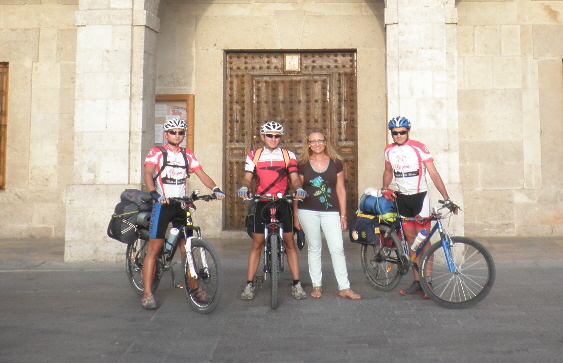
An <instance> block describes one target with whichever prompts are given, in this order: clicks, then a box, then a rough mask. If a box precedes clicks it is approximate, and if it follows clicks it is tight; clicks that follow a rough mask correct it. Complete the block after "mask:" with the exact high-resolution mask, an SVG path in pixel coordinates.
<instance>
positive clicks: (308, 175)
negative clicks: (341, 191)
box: [298, 160, 344, 212]
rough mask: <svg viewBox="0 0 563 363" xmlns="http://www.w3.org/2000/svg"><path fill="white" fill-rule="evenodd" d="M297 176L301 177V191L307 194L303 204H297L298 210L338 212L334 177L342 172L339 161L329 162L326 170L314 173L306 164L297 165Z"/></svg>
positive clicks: (342, 168)
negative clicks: (303, 190)
mask: <svg viewBox="0 0 563 363" xmlns="http://www.w3.org/2000/svg"><path fill="white" fill-rule="evenodd" d="M298 168H299V175H303V181H304V182H303V189H305V191H306V192H307V194H308V197H307V198H305V200H304V201H303V202H300V203H298V208H299V209H307V210H314V211H321V212H323V211H336V212H338V211H339V210H340V209H339V206H338V196H337V195H336V175H337V174H338V173H340V172H341V171H342V170H344V166H343V165H342V162H341V161H340V160H330V161H329V163H328V166H327V168H326V170H324V171H316V170H314V169H313V167H312V166H311V163H309V162H307V163H304V164H299V167H298Z"/></svg>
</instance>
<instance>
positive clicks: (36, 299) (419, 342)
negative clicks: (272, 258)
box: [0, 238, 563, 363]
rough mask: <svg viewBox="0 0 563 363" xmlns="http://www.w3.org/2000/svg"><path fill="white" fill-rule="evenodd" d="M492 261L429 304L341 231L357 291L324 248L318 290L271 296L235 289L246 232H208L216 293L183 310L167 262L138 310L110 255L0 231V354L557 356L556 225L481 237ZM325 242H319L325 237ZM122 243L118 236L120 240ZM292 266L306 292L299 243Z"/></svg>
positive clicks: (561, 327)
mask: <svg viewBox="0 0 563 363" xmlns="http://www.w3.org/2000/svg"><path fill="white" fill-rule="evenodd" d="M478 240H479V241H480V242H481V243H483V244H484V245H485V246H486V247H487V248H488V249H489V250H490V251H491V253H492V255H493V257H494V259H495V262H496V267H497V278H496V282H495V286H494V288H493V290H492V291H491V293H490V294H489V296H488V297H487V298H486V299H485V300H484V301H482V302H481V303H479V304H478V305H476V306H474V307H472V308H469V309H464V310H449V309H444V308H440V307H439V306H437V305H436V304H434V303H433V302H432V301H430V300H422V299H421V298H420V296H414V297H411V298H407V297H403V296H400V295H399V294H398V293H397V291H398V290H399V289H401V288H403V287H405V286H407V285H409V284H410V283H411V281H412V279H411V276H410V275H406V276H405V277H404V278H403V280H402V281H401V284H400V285H399V287H398V288H397V289H395V290H393V291H391V292H388V293H385V292H381V291H377V290H375V289H374V288H373V287H372V286H371V285H370V284H369V282H368V281H367V280H366V278H365V277H364V275H363V272H362V270H361V264H360V259H359V246H358V245H354V244H351V243H346V256H347V262H348V269H349V279H350V281H351V284H352V288H353V290H354V291H356V292H358V293H360V294H361V295H362V296H363V299H362V300H360V301H352V300H345V299H342V298H339V297H338V296H337V286H336V281H335V278H334V275H333V273H332V265H331V264H330V257H329V255H328V253H327V252H326V251H325V252H324V255H323V271H324V279H323V293H324V295H323V297H322V298H321V299H312V298H310V297H309V298H308V299H306V300H299V301H298V300H295V299H293V298H292V297H291V295H290V286H291V278H290V275H289V271H288V270H287V269H286V271H284V272H283V273H282V275H281V277H282V281H281V284H280V303H279V307H278V309H277V310H272V309H270V307H269V293H268V289H267V284H265V286H264V288H263V289H258V294H257V296H256V298H255V299H254V300H251V301H243V300H241V299H240V293H241V291H242V288H243V286H244V282H245V281H244V280H245V271H246V256H247V253H248V248H249V246H250V245H249V240H232V241H229V242H227V241H225V240H212V241H213V242H214V244H215V245H216V246H217V247H218V250H219V254H220V256H221V259H222V262H223V264H224V270H225V282H226V283H225V286H224V291H223V295H222V300H221V303H220V305H219V307H218V308H217V309H216V310H215V311H214V312H213V313H211V314H209V315H200V314H197V313H195V312H193V311H192V310H191V309H190V308H189V307H188V305H187V301H186V298H185V296H184V292H183V290H180V289H175V288H173V287H172V284H171V279H170V275H165V277H164V278H163V281H162V282H161V284H160V286H159V289H158V291H157V293H156V298H157V301H158V303H159V304H160V308H159V309H158V310H155V311H147V310H145V309H143V308H142V307H141V304H140V299H139V298H138V297H137V295H135V294H134V293H133V291H132V290H131V288H130V287H129V283H128V281H127V278H126V274H125V267H124V264H123V263H120V264H108V263H103V264H102V263H100V264H65V263H63V257H62V256H63V255H62V254H63V242H62V241H60V240H0V306H2V314H1V315H0V326H1V329H0V352H1V355H0V356H1V359H0V360H1V361H2V362H136V363H142V362H285V363H289V362H386V363H387V362H404V361H412V362H453V361H456V362H529V361H535V362H562V361H563V355H562V353H563V352H562V349H563V348H562V347H563V324H562V316H563V314H562V313H563V311H562V310H563V304H562V303H561V301H562V299H563V289H562V283H561V280H562V279H561V276H562V274H563V238H533V239H532V238H480V239H478ZM325 250H326V248H325ZM124 251H125V245H124ZM299 256H300V271H301V280H302V282H303V285H304V287H305V290H306V291H307V292H308V293H310V291H311V285H310V279H309V276H308V273H307V258H306V252H305V251H302V252H300V253H299Z"/></svg>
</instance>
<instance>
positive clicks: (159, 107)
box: [154, 103, 168, 118]
mask: <svg viewBox="0 0 563 363" xmlns="http://www.w3.org/2000/svg"><path fill="white" fill-rule="evenodd" d="M167 115H168V105H167V104H166V103H157V104H156V105H154V117H156V118H159V117H166V116H167Z"/></svg>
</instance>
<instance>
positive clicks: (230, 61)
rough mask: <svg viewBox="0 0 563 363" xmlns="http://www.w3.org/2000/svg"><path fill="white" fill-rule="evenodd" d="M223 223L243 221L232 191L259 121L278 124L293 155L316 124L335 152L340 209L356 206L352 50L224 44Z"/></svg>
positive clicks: (256, 143) (257, 143)
mask: <svg viewBox="0 0 563 363" xmlns="http://www.w3.org/2000/svg"><path fill="white" fill-rule="evenodd" d="M225 105H226V110H225V130H226V143H225V148H226V150H225V165H226V168H227V170H226V180H225V184H224V185H225V189H226V190H225V192H226V193H227V194H228V196H229V197H228V198H226V200H225V208H226V209H225V219H224V220H225V228H226V229H228V230H232V229H243V228H244V219H245V215H246V205H247V202H243V201H242V200H241V199H240V198H237V197H235V195H236V189H237V188H238V187H239V186H240V181H241V179H242V177H243V175H244V162H245V158H246V154H247V153H248V152H249V151H250V150H252V149H256V148H258V147H261V146H263V143H262V140H261V138H260V136H259V134H260V126H261V125H262V124H264V123H265V122H268V121H278V122H280V123H281V124H282V125H283V126H284V128H285V135H284V136H283V137H282V142H281V144H280V145H281V147H283V148H286V149H289V150H291V151H293V152H295V153H296V155H297V157H299V155H300V153H301V151H302V149H303V140H305V137H306V136H307V135H308V134H309V133H310V132H312V131H321V132H323V133H324V134H325V135H326V136H327V137H329V138H330V141H331V142H332V145H333V146H334V147H335V149H336V151H337V152H338V153H339V154H340V156H341V157H342V159H343V163H344V167H345V182H346V190H347V213H348V216H352V215H353V213H354V212H355V210H356V208H357V200H358V186H357V155H356V154H357V148H356V144H357V87H356V53H355V52H354V51H333V52H277V53H274V52H229V53H227V54H226V83H225Z"/></svg>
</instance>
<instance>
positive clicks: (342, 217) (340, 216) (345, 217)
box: [340, 216, 348, 219]
mask: <svg viewBox="0 0 563 363" xmlns="http://www.w3.org/2000/svg"><path fill="white" fill-rule="evenodd" d="M340 218H344V219H348V218H346V216H340Z"/></svg>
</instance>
